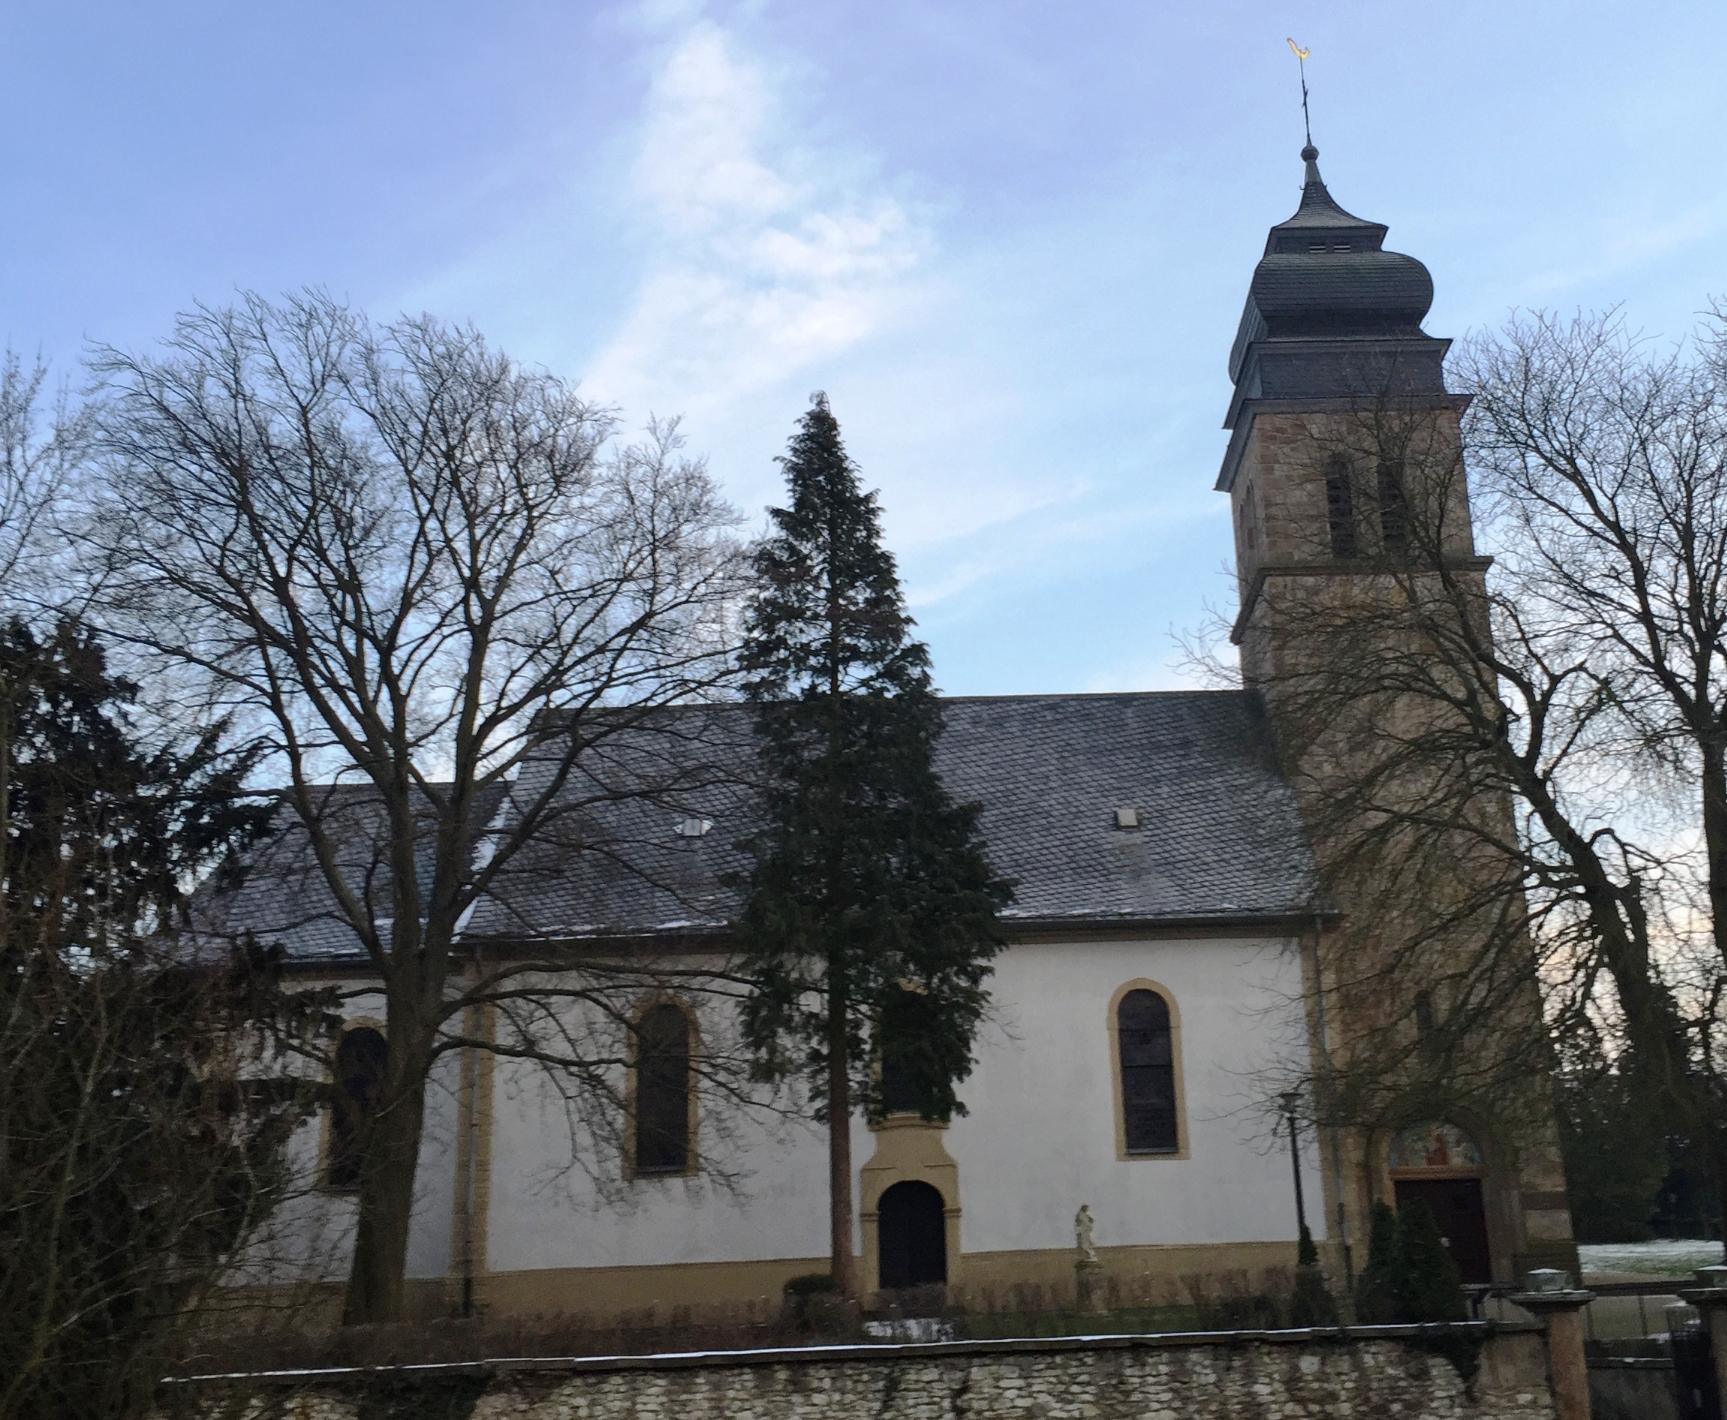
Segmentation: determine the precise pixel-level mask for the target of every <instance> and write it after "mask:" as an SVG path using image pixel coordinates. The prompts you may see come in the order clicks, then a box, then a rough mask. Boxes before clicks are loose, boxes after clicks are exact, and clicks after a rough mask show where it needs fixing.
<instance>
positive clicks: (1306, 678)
mask: <svg viewBox="0 0 1727 1420" xmlns="http://www.w3.org/2000/svg"><path fill="white" fill-rule="evenodd" d="M1724 353H1727V336H1724V334H1723V327H1722V325H1721V323H1720V322H1719V321H1718V320H1717V321H1716V322H1714V323H1713V324H1711V325H1710V326H1708V327H1707V328H1706V329H1705V331H1704V333H1703V335H1702V337H1701V338H1700V341H1699V343H1698V345H1697V346H1696V347H1695V349H1694V350H1690V351H1685V350H1680V351H1675V352H1671V353H1667V354H1655V353H1651V352H1650V351H1649V350H1648V349H1647V348H1646V347H1645V346H1644V345H1642V344H1640V343H1639V342H1638V341H1636V340H1634V339H1633V338H1631V337H1630V336H1629V335H1628V334H1627V333H1626V331H1625V329H1624V327H1623V325H1622V323H1621V322H1620V321H1619V319H1618V318H1617V317H1615V316H1608V317H1606V318H1579V319H1577V320H1575V321H1572V322H1569V323H1566V322H1561V321H1558V320H1555V319H1553V318H1551V317H1548V316H1541V315H1537V316H1533V317H1528V318H1524V319H1520V320H1518V321H1515V322H1514V323H1512V324H1511V325H1510V326H1509V327H1508V328H1507V329H1506V330H1505V331H1504V332H1502V333H1500V334H1498V335H1491V336H1486V337H1482V338H1479V339H1477V340H1475V341H1474V342H1472V343H1471V344H1470V345H1469V346H1468V347H1467V348H1465V349H1464V350H1463V351H1462V352H1461V355H1460V358H1459V359H1458V360H1457V361H1456V362H1455V364H1454V366H1453V377H1454V379H1455V380H1456V381H1457V382H1458V383H1459V384H1460V385H1461V386H1462V388H1463V389H1464V390H1466V391H1468V393H1469V394H1470V395H1471V396H1472V398H1473V403H1472V404H1471V406H1470V408H1469V411H1468V413H1467V415H1466V416H1465V418H1464V420H1463V424H1462V439H1461V441H1459V440H1458V439H1457V438H1456V437H1454V436H1452V435H1451V434H1450V432H1449V429H1448V427H1447V424H1446V421H1447V420H1448V419H1454V418H1455V415H1454V414H1451V413H1449V412H1443V411H1439V412H1436V411H1435V410H1433V409H1423V408H1413V407H1400V406H1398V405H1397V403H1396V402H1395V401H1383V402H1379V403H1376V404H1374V405H1373V406H1372V407H1364V408H1361V409H1359V410H1357V411H1356V412H1355V413H1354V414H1353V415H1351V416H1350V417H1348V418H1339V417H1337V416H1332V417H1331V418H1330V419H1329V420H1327V421H1326V422H1325V427H1324V429H1323V430H1322V431H1319V432H1318V434H1317V436H1316V439H1315V441H1314V450H1315V453H1314V467H1313V468H1312V469H1311V470H1309V478H1310V481H1311V482H1312V483H1314V484H1315V485H1316V486H1319V487H1324V486H1325V485H1324V480H1325V479H1326V478H1328V477H1330V478H1333V479H1336V478H1339V477H1347V478H1348V479H1350V480H1351V481H1352V486H1351V488H1350V489H1349V490H1347V491H1346V492H1345V493H1343V494H1339V495H1336V496H1334V497H1333V499H1332V511H1333V521H1335V520H1336V518H1337V516H1338V515H1339V514H1338V510H1339V509H1342V510H1344V513H1345V515H1353V516H1354V517H1355V518H1356V519H1357V520H1358V524H1359V528H1360V531H1359V532H1357V531H1351V532H1350V534H1349V536H1348V537H1347V538H1345V539H1343V540H1341V541H1339V540H1337V539H1336V538H1335V537H1334V536H1332V530H1331V529H1330V528H1328V527H1326V526H1324V525H1321V526H1319V527H1318V528H1317V529H1316V530H1315V537H1316V539H1318V540H1322V541H1324V542H1325V543H1326V544H1327V545H1324V546H1316V547H1315V548H1313V549H1312V557H1313V560H1314V561H1315V563H1320V562H1327V563H1329V564H1330V565H1333V566H1336V565H1338V564H1339V563H1340V562H1345V563H1347V564H1348V567H1349V570H1350V571H1351V572H1352V573H1355V574H1357V575H1353V576H1350V577H1348V578H1335V577H1332V578H1307V579H1302V578H1294V579H1289V580H1287V581H1285V582H1283V583H1281V584H1279V585H1278V586H1277V587H1276V588H1275V589H1271V588H1269V587H1268V590H1267V592H1266V595H1267V596H1268V597H1271V598H1274V599H1275V601H1274V604H1273V605H1272V606H1271V608H1270V610H1269V612H1268V615H1269V616H1271V617H1274V618H1276V620H1277V622H1278V624H1279V626H1280V629H1281V644H1282V645H1284V646H1286V647H1295V648H1299V650H1298V652H1296V653H1293V654H1287V655H1285V656H1283V657H1282V658H1281V659H1277V658H1265V657H1262V658H1261V664H1262V665H1263V666H1264V669H1263V671H1262V673H1261V676H1260V684H1261V685H1262V686H1263V688H1264V690H1265V693H1266V695H1267V697H1268V699H1269V700H1270V701H1271V702H1272V704H1273V706H1274V707H1275V711H1276V714H1277V717H1278V722H1279V725H1280V729H1281V733H1282V736H1283V740H1284V752H1285V756H1286V758H1287V760H1288V762H1289V763H1290V764H1291V765H1293V766H1296V769H1295V773H1296V775H1297V778H1298V786H1297V787H1298V789H1299V790H1300V791H1301V792H1302V794H1303V796H1304V799H1305V800H1306V802H1307V803H1308V804H1309V806H1310V812H1311V814H1312V815H1313V820H1314V824H1315V838H1316V842H1317V846H1318V848H1319V852H1320V857H1321V860H1322V865H1323V870H1324V872H1325V874H1326V876H1327V879H1328V882H1329V885H1330V889H1331V891H1332V893H1333V895H1334V897H1335V898H1338V899H1340V900H1349V901H1351V902H1353V903H1354V904H1356V905H1357V906H1358V907H1367V908H1370V909H1371V911H1372V912H1373V914H1374V916H1375V918H1376V921H1375V923H1374V925H1373V926H1372V927H1371V928H1370V929H1367V930H1370V931H1371V932H1372V934H1373V935H1374V937H1375V944H1374V947H1373V949H1372V950H1368V951H1359V950H1355V949H1353V948H1352V949H1351V951H1350V952H1349V953H1348V954H1347V955H1344V954H1333V955H1332V956H1331V957H1330V958H1328V959H1327V960H1326V961H1325V962H1324V964H1323V970H1324V973H1325V981H1326V985H1327V988H1328V989H1329V990H1330V991H1332V992H1334V993H1335V994H1336V996H1337V997H1338V999H1340V1000H1341V1001H1342V1002H1343V1003H1344V1004H1343V1009H1342V1010H1340V1011H1338V1012H1337V1014H1336V1017H1334V1019H1335V1018H1342V1019H1346V1020H1347V1021H1348V1022H1349V1023H1350V1026H1351V1029H1350V1030H1349V1031H1348V1032H1347V1038H1346V1039H1345V1040H1342V1041H1340V1042H1339V1044H1338V1048H1337V1049H1336V1051H1334V1056H1333V1059H1332V1061H1331V1078H1330V1079H1329V1080H1328V1081H1327V1082H1325V1084H1326V1088H1325V1089H1324V1090H1322V1091H1321V1094H1322V1096H1323V1097H1324V1099H1325V1101H1326V1105H1325V1107H1326V1108H1328V1109H1331V1110H1333V1111H1335V1112H1336V1113H1337V1114H1338V1115H1339V1116H1340V1120H1341V1121H1345V1122H1351V1123H1374V1122H1381V1121H1383V1120H1384V1119H1385V1118H1386V1117H1387V1116H1388V1114H1389V1113H1390V1112H1391V1111H1392V1110H1393V1109H1394V1108H1398V1107H1403V1106H1404V1105H1406V1103H1407V1099H1408V1096H1409V1093H1410V1092H1411V1091H1412V1090H1420V1089H1422V1088H1432V1086H1431V1084H1430V1083H1429V1084H1426V1085H1424V1084H1423V1082H1433V1081H1443V1082H1444V1084H1443V1093H1444V1095H1445V1102H1446V1103H1456V1102H1459V1101H1461V1102H1464V1103H1471V1102H1473V1103H1474V1104H1476V1105H1478V1106H1479V1108H1480V1110H1481V1111H1482V1112H1483V1113H1484V1114H1487V1115H1489V1116H1492V1115H1499V1116H1501V1117H1503V1115H1504V1113H1505V1111H1506V1110H1507V1109H1508V1108H1515V1107H1516V1106H1517V1104H1518V1103H1519V1102H1520V1101H1521V1102H1522V1103H1523V1104H1525V1105H1527V1106H1528V1107H1529V1109H1530V1110H1531V1112H1532V1114H1535V1115H1539V1113H1540V1111H1541V1110H1542V1109H1543V1108H1544V1105H1543V1103H1542V1100H1541V1098H1540V1095H1541V1092H1540V1091H1539V1090H1534V1091H1532V1090H1531V1088H1530V1086H1531V1085H1532V1084H1533V1083H1536V1082H1538V1081H1539V1080H1540V1079H1542V1078H1543V1077H1544V1075H1545V1072H1546V1068H1547V1062H1546V1058H1545V1056H1546V1051H1547V1045H1546V1042H1545V1041H1544V1040H1542V1039H1540V1038H1539V1037H1538V1035H1537V1034H1536V1033H1533V1032H1530V1031H1529V1030H1527V1028H1526V1026H1522V1025H1520V1024H1519V1023H1520V1022H1526V1021H1527V1020H1528V1019H1529V1018H1530V1010H1531V1008H1532V1004H1533V993H1534V990H1535V987H1536V984H1537V982H1539V984H1540V986H1541V987H1542V988H1543V990H1544V994H1545V998H1546V1003H1547V1009H1548V1013H1549V1017H1550V1020H1551V1022H1552V1024H1553V1025H1554V1027H1555V1028H1556V1029H1558V1030H1561V1031H1564V1030H1569V1029H1572V1028H1574V1027H1575V1026H1576V1025H1577V1024H1578V1023H1579V1022H1581V1021H1582V1020H1583V1018H1584V1017H1589V1018H1591V1019H1592V1020H1593V1022H1594V1023H1595V1024H1596V1025H1601V1024H1605V1025H1606V1026H1608V1027H1609V1028H1610V1029H1611V1030H1612V1031H1613V1032H1614V1033H1615V1035H1616V1036H1617V1037H1618V1038H1619V1039H1621V1040H1623V1041H1624V1042H1626V1044H1627V1045H1628V1046H1629V1047H1630V1052H1631V1053H1630V1054H1629V1055H1628V1056H1627V1059H1628V1060H1631V1059H1634V1060H1635V1062H1636V1066H1637V1068H1638V1070H1639V1071H1641V1072H1645V1073H1646V1075H1647V1077H1648V1078H1650V1079H1652V1080H1653V1081H1654V1082H1655V1084H1656V1087H1657V1088H1659V1089H1660V1090H1661V1091H1663V1092H1664V1093H1665V1095H1666V1096H1667V1098H1668V1099H1669V1100H1670V1101H1671V1102H1672V1103H1673V1104H1675V1105H1676V1106H1677V1107H1679V1108H1681V1109H1682V1110H1684V1111H1685V1112H1686V1115H1687V1117H1688V1118H1689V1119H1690V1120H1691V1121H1692V1123H1693V1125H1695V1126H1700V1127H1702V1128H1704V1129H1705V1130H1706V1131H1707V1132H1708V1133H1709V1134H1710V1135H1711V1136H1713V1138H1714V1142H1715V1147H1716V1149H1717V1152H1719V1150H1720V1146H1721V1143H1722V1140H1721V1137H1720V1134H1719V1130H1720V1125H1719V1122H1718V1120H1717V1119H1716V1118H1715V1117H1714V1116H1715V1112H1716V1111H1715V1109H1714V1105H1713V1100H1714V1098H1715V1094H1714V1091H1713V1090H1711V1089H1709V1088H1707V1087H1706V1085H1703V1084H1700V1083H1699V1080H1700V1078H1704V1077H1708V1076H1713V1075H1715V1074H1717V1073H1718V1072H1717V1069H1716V1067H1717V1052H1718V1044H1717V1036H1718V1033H1719V1015H1718V1007H1719V1001H1720V997H1721V991H1722V987H1723V984H1724V983H1727V921H1724V920H1723V915H1722V910H1721V909H1722V907H1723V905H1727V780H1724V778H1723V767H1724V763H1727V679H1724V677H1727V384H1724V382H1723V375H1724V373H1727V361H1724V358H1723V356H1724ZM1466 467H1467V469H1468V481H1469V483H1471V484H1472V485H1473V500H1471V498H1470V497H1469V496H1467V493H1466V476H1465V469H1466ZM1472 502H1473V517H1474V520H1475V524H1476V526H1475V529H1474V531H1475V532H1477V533H1478V534H1479V541H1480V544H1481V546H1482V548H1483V549H1484V550H1485V551H1487V552H1489V553H1491V554H1492V558H1493V561H1492V565H1491V570H1490V569H1489V566H1488V561H1487V559H1486V558H1482V557H1477V556H1475V555H1473V549H1472V546H1471V525H1470V522H1471V516H1472V515H1471V507H1472ZM1249 634H1250V635H1251V634H1253V633H1251V632H1250V633H1249ZM1388 983H1395V986H1396V989H1395V990H1391V989H1387V988H1388Z"/></svg>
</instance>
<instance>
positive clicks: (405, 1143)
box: [342, 1039, 427, 1326]
mask: <svg viewBox="0 0 1727 1420" xmlns="http://www.w3.org/2000/svg"><path fill="white" fill-rule="evenodd" d="M408 1047H409V1042H407V1041H402V1042H400V1043H398V1041H397V1040H395V1039H392V1040H391V1041H390V1061H389V1066H388V1069H387V1070H386V1072H385V1088H384V1093H383V1098H381V1099H380V1100H379V1102H378V1111H377V1114H376V1115H375V1116H374V1117H373V1119H372V1122H371V1128H370V1130H369V1131H368V1133H367V1135H366V1138H365V1142H364V1146H363V1150H362V1153H361V1163H360V1191H359V1220H358V1222H357V1223H356V1225H355V1229H354V1256H353V1262H352V1264H351V1266H350V1268H349V1272H348V1295H347V1299H346V1301H345V1302H344V1304H343V1308H342V1323H343V1325H345V1326H362V1325H367V1324H370V1323H376V1322H390V1321H401V1320H403V1319H404V1317H405V1310H406V1300H407V1297H406V1288H405V1286H404V1280H403V1279H404V1275H405V1273H406V1271H407V1265H408V1228H409V1225H410V1224H411V1222H412V1221H413V1212H414V1176H415V1171H416V1168H417V1165H418V1162H419V1154H420V1133H421V1130H422V1128H423V1125H424V1121H425V1113H426V1110H425V1106H426V1068H427V1065H426V1061H425V1060H423V1059H417V1058H402V1057H407V1056H410V1054H414V1055H417V1054H418V1052H411V1051H410V1049H409V1048H408Z"/></svg>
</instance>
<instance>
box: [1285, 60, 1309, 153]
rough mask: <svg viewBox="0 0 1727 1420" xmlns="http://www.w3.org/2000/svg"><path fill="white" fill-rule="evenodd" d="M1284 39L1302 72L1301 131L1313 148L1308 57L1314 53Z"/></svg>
mask: <svg viewBox="0 0 1727 1420" xmlns="http://www.w3.org/2000/svg"><path fill="white" fill-rule="evenodd" d="M1283 38H1284V40H1285V41H1286V42H1287V43H1288V45H1289V52H1290V53H1291V54H1293V55H1294V56H1295V64H1296V67H1297V68H1298V69H1299V70H1300V71H1301V131H1302V132H1303V133H1304V134H1306V136H1307V146H1308V147H1309V148H1311V147H1312V146H1313V123H1312V121H1311V120H1310V119H1309V118H1308V116H1307V56H1308V55H1309V54H1311V53H1313V51H1312V50H1310V49H1303V48H1302V47H1301V46H1300V45H1299V44H1297V43H1296V42H1295V41H1294V40H1293V39H1291V38H1290V37H1289V36H1288V35H1285V36H1284V37H1283Z"/></svg>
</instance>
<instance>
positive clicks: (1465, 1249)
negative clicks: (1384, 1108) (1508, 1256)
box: [1389, 1120, 1493, 1282]
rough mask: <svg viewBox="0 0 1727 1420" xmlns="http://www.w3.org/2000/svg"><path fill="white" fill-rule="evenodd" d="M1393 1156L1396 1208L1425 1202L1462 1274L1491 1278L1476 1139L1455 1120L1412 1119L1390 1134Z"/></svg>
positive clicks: (1482, 1279) (1478, 1279)
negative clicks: (1448, 1121)
mask: <svg viewBox="0 0 1727 1420" xmlns="http://www.w3.org/2000/svg"><path fill="white" fill-rule="evenodd" d="M1389 1162H1390V1165H1391V1187H1392V1190H1393V1192H1394V1194H1395V1195H1396V1199H1397V1210H1398V1212H1402V1211H1403V1210H1404V1209H1405V1208H1407V1207H1409V1206H1410V1205H1411V1204H1413V1203H1415V1202H1417V1201H1419V1202H1422V1203H1425V1204H1426V1205H1427V1206H1428V1207H1429V1208H1431V1209H1432V1210H1433V1216H1434V1218H1435V1219H1436V1220H1437V1221H1438V1223H1439V1231H1440V1234H1441V1236H1443V1237H1444V1239H1445V1247H1446V1251H1448V1252H1449V1253H1450V1254H1451V1260H1452V1261H1453V1262H1455V1263H1456V1264H1457V1270H1458V1272H1460V1273H1461V1274H1462V1276H1463V1280H1464V1281H1465V1282H1491V1281H1492V1280H1493V1253H1492V1249H1491V1248H1490V1247H1489V1246H1488V1241H1487V1204H1486V1198H1485V1196H1484V1193H1483V1188H1484V1182H1483V1181H1484V1180H1485V1178H1486V1175H1487V1168H1486V1165H1485V1164H1484V1163H1483V1162H1482V1158H1481V1150H1480V1149H1479V1148H1478V1147H1477V1146H1476V1143H1475V1141H1474V1140H1473V1139H1471V1138H1470V1137H1469V1135H1467V1134H1466V1133H1464V1132H1463V1130H1461V1129H1459V1128H1458V1127H1457V1126H1456V1125H1455V1124H1443V1123H1439V1122H1437V1121H1433V1120H1428V1121H1425V1122H1423V1123H1420V1124H1411V1125H1409V1126H1407V1127H1406V1128H1404V1129H1400V1130H1399V1131H1398V1132H1397V1134H1396V1136H1395V1137H1394V1138H1393V1139H1392V1141H1391V1157H1390V1160H1389Z"/></svg>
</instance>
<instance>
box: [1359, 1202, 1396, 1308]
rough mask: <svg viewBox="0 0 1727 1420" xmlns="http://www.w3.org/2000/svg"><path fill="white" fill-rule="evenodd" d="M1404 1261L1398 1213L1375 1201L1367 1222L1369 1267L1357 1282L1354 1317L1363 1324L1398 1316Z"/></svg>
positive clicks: (1387, 1204)
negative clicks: (1370, 1216)
mask: <svg viewBox="0 0 1727 1420" xmlns="http://www.w3.org/2000/svg"><path fill="white" fill-rule="evenodd" d="M1401 1262H1402V1254H1401V1247H1400V1244H1399V1239H1398V1228H1397V1214H1396V1213H1395V1212H1394V1211H1393V1210H1392V1207H1391V1205H1390V1204H1389V1203H1383V1202H1381V1203H1375V1204H1374V1205H1373V1217H1372V1220H1371V1222H1370V1223H1369V1225H1368V1235H1367V1266H1365V1267H1364V1268H1362V1269H1361V1275H1360V1276H1359V1277H1358V1278H1356V1281H1355V1319H1356V1320H1357V1321H1358V1322H1360V1323H1361V1324H1362V1325H1363V1326H1383V1325H1385V1324H1387V1323H1389V1322H1393V1321H1396V1320H1397V1319H1398V1317H1397V1294H1398V1283H1397V1277H1398V1269H1399V1267H1400V1266H1401Z"/></svg>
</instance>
